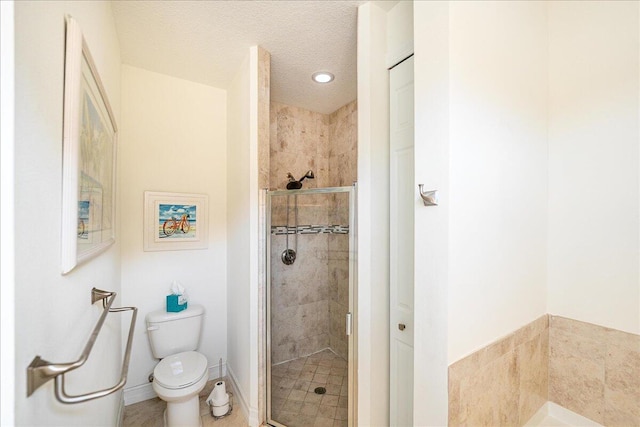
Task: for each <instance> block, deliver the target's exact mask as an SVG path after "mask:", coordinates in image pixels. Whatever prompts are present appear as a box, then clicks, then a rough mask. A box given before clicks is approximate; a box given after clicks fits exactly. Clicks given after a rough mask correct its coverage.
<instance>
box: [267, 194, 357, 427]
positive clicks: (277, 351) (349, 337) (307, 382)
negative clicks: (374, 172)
mask: <svg viewBox="0 0 640 427" xmlns="http://www.w3.org/2000/svg"><path fill="white" fill-rule="evenodd" d="M354 206H355V189H354V187H333V188H322V189H311V190H294V191H290V190H282V191H280V190H279V191H270V192H267V234H268V235H267V239H266V240H267V257H268V258H267V313H266V315H267V339H266V342H267V381H266V386H267V421H268V422H269V423H270V424H271V425H276V426H289V427H296V426H312V425H314V424H316V423H320V424H322V425H344V426H347V425H349V420H350V419H351V418H352V417H351V416H350V412H351V411H352V409H353V408H352V407H353V399H352V398H350V397H351V396H352V395H353V390H354V387H353V375H352V370H353V368H354V363H353V360H352V357H351V356H352V351H350V349H351V348H352V346H353V338H354V337H353V334H351V327H352V325H351V319H352V318H353V316H352V314H353V306H354V301H353V292H352V289H353V285H354V283H355V281H354V278H355V268H354V266H355V257H354V251H355V239H354V233H353V231H354V228H355V227H354V218H355V216H354V215H353V207H354Z"/></svg>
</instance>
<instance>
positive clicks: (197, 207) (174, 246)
mask: <svg viewBox="0 0 640 427" xmlns="http://www.w3.org/2000/svg"><path fill="white" fill-rule="evenodd" d="M208 202H209V198H208V196H207V195H206V194H189V193H163V192H155V191H145V193H144V250H145V251H175V250H187V249H206V248H207V246H208V243H209V241H208V236H209V232H208V224H207V218H208V216H207V215H208V213H207V211H208V207H209V206H208Z"/></svg>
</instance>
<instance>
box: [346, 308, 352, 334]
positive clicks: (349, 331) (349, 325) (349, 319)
mask: <svg viewBox="0 0 640 427" xmlns="http://www.w3.org/2000/svg"><path fill="white" fill-rule="evenodd" d="M346 323H347V336H349V335H351V313H347V318H346Z"/></svg>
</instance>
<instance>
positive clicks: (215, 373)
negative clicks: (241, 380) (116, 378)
mask: <svg viewBox="0 0 640 427" xmlns="http://www.w3.org/2000/svg"><path fill="white" fill-rule="evenodd" d="M208 371H209V381H211V380H215V379H217V378H218V377H219V376H220V367H219V366H218V365H216V366H209V368H208ZM226 375H227V364H226V363H223V364H222V376H223V377H224V376H226ZM234 390H235V388H234ZM123 395H124V404H125V406H128V405H133V404H134V403H138V402H143V401H145V400H149V399H153V398H155V397H158V395H157V394H156V392H155V391H153V386H152V385H151V383H147V384H141V385H136V386H133V387H130V388H125V389H124V393H123Z"/></svg>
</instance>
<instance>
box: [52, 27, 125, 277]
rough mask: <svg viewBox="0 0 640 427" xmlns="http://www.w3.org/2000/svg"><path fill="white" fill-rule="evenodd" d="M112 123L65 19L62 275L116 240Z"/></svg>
mask: <svg viewBox="0 0 640 427" xmlns="http://www.w3.org/2000/svg"><path fill="white" fill-rule="evenodd" d="M116 137H117V127H116V122H115V119H114V116H113V112H112V111H111V107H110V105H109V100H108V98H107V95H106V92H105V90H104V87H103V86H102V82H101V80H100V76H99V75H98V71H97V69H96V66H95V64H94V62H93V59H92V58H91V53H90V52H89V48H88V46H87V44H86V42H85V40H84V37H83V36H82V31H81V30H80V26H79V25H78V23H77V22H76V21H75V20H74V19H73V18H71V17H70V16H67V18H66V51H65V70H64V119H63V165H62V242H61V246H62V247H61V251H62V260H61V261H62V274H66V273H69V272H70V271H71V270H73V269H74V268H75V267H76V266H77V265H78V264H80V263H81V262H83V261H86V260H88V259H90V258H92V257H94V256H96V255H97V254H99V253H100V252H102V251H104V250H106V249H107V248H108V247H109V246H110V245H111V244H113V243H114V242H115V223H114V222H115V209H116V206H115V200H116V198H115V180H116V172H115V171H116Z"/></svg>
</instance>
